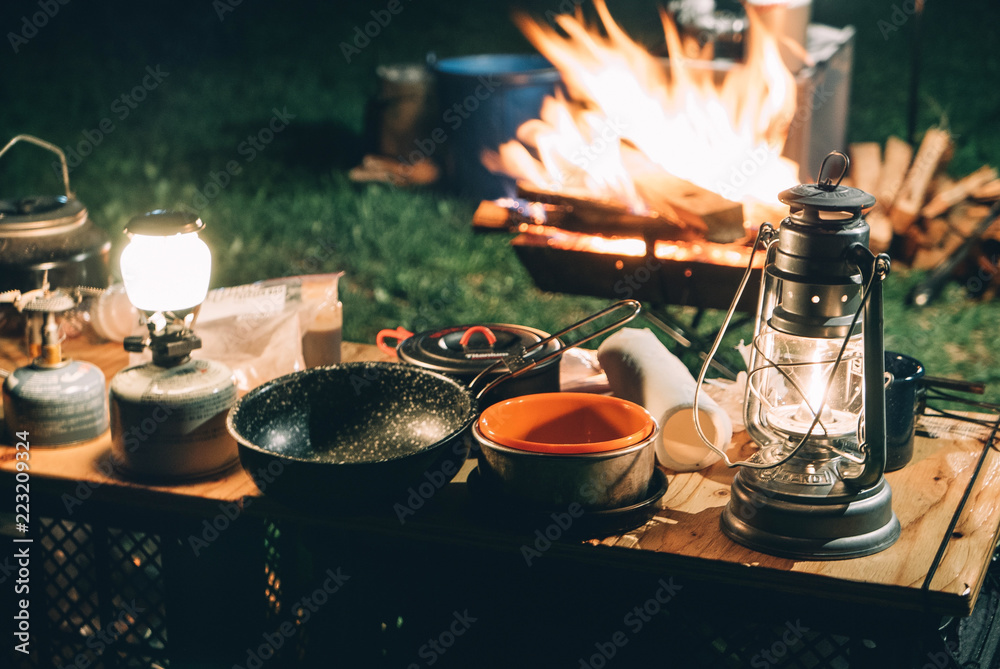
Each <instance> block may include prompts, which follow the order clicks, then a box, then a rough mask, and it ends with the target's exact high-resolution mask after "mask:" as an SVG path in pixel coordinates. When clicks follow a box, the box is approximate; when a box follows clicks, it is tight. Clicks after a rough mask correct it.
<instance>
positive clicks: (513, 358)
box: [469, 300, 642, 400]
mask: <svg viewBox="0 0 1000 669" xmlns="http://www.w3.org/2000/svg"><path fill="white" fill-rule="evenodd" d="M623 309H628V313H626V314H625V315H624V316H621V317H620V318H618V320H616V321H614V322H612V323H611V324H610V325H606V326H604V327H603V328H601V329H600V330H598V331H597V332H594V333H591V334H589V335H587V336H586V337H584V338H583V339H578V340H576V341H572V342H570V343H568V344H566V343H564V345H563V346H562V347H561V348H557V349H556V350H555V351H552V352H551V353H549V354H547V355H544V356H542V357H541V358H537V359H535V360H525V356H526V355H527V354H528V353H531V352H532V351H534V350H535V349H538V348H541V347H543V346H545V345H546V344H548V343H549V342H551V341H553V340H555V339H559V338H560V337H562V336H564V335H567V334H569V333H570V332H573V331H574V330H577V329H579V328H581V327H583V326H584V325H587V324H589V323H593V322H594V321H596V320H598V319H601V318H603V317H605V316H607V315H608V314H610V313H613V312H615V311H620V310H623ZM641 310H642V304H640V303H639V301H638V300H622V301H621V302H615V303H614V304H612V305H611V306H610V307H607V308H606V309H602V310H601V311H598V312H597V313H596V314H592V315H590V316H588V317H586V318H584V319H583V320H582V321H577V322H576V323H574V324H573V325H570V326H569V327H568V328H566V329H564V330H560V331H559V332H557V333H555V334H553V335H549V336H548V337H546V338H545V339H542V340H539V341H536V342H535V343H534V344H532V345H531V346H529V347H527V348H525V349H522V350H521V352H520V354H516V355H508V356H506V357H504V358H501V359H500V360H497V361H496V362H495V363H493V364H492V365H490V366H489V367H487V368H486V369H484V370H483V371H481V372H479V374H478V375H476V378H474V379H472V383H470V384H469V389H470V390H471V389H474V388H475V387H476V384H477V383H478V382H479V381H480V379H482V378H484V377H486V376H489V375H490V374H492V373H493V372H495V371H496V370H497V369H499V368H500V367H501V366H504V367H506V368H507V371H506V372H505V373H503V374H501V375H500V376H498V377H497V378H495V379H493V380H492V381H491V382H490V383H488V384H486V386H485V387H483V389H482V390H480V391H479V392H477V393H476V399H477V400H478V399H481V398H482V397H483V396H484V395H486V393H488V392H489V391H491V390H493V389H494V388H495V387H496V386H497V385H499V384H500V383H502V382H503V381H506V380H507V379H512V378H514V377H515V376H520V375H522V374H524V373H526V372H528V371H530V370H532V369H534V368H535V367H537V366H538V365H541V364H542V363H545V362H548V361H549V360H551V359H552V358H558V357H559V356H561V355H562V354H563V353H565V352H566V351H568V350H569V349H571V348H576V347H578V346H580V345H582V344H586V343H587V342H588V341H590V340H592V339H595V338H597V337H600V336H601V335H603V334H607V333H608V332H611V331H612V330H617V329H618V328H620V327H621V326H622V325H625V324H626V323H628V322H629V321H630V320H632V319H633V318H635V317H636V316H638V315H639V312H640V311H641Z"/></svg>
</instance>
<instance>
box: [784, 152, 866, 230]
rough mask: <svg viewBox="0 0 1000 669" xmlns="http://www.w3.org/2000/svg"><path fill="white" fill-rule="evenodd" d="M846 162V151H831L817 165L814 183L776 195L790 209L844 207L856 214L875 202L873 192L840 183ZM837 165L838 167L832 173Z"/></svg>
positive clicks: (834, 209)
mask: <svg viewBox="0 0 1000 669" xmlns="http://www.w3.org/2000/svg"><path fill="white" fill-rule="evenodd" d="M850 165H851V161H850V159H848V157H847V155H845V154H844V153H842V152H840V151H831V152H830V153H829V154H828V155H827V156H826V158H824V159H823V164H822V165H820V168H819V178H818V179H817V180H816V182H817V183H814V184H799V185H798V186H794V187H792V188H789V189H788V190H785V191H782V192H781V194H779V195H778V199H779V200H781V201H782V202H784V203H785V204H787V205H788V206H789V207H791V208H792V211H793V212H795V211H800V210H802V209H805V208H811V209H815V210H817V211H846V212H851V213H852V214H853V215H854V216H859V215H860V214H861V212H862V211H863V210H865V209H869V208H871V207H874V206H875V196H874V195H871V194H869V193H866V192H865V191H863V190H860V189H858V188H851V187H850V186H841V185H840V182H841V181H843V179H844V176H845V175H846V174H847V170H848V168H849V167H850ZM838 167H839V168H840V171H839V173H836V172H835V170H836V169H837V168H838ZM834 176H836V180H834Z"/></svg>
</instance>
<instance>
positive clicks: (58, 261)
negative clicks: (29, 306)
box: [0, 135, 111, 292]
mask: <svg viewBox="0 0 1000 669" xmlns="http://www.w3.org/2000/svg"><path fill="white" fill-rule="evenodd" d="M20 141H25V142H29V143H31V144H35V145H37V146H40V147H42V148H44V149H48V150H49V151H52V152H53V153H55V154H56V155H58V156H59V160H60V162H61V163H62V178H63V187H64V190H65V194H63V195H46V196H34V197H20V198H17V197H10V196H9V195H8V194H5V193H0V292H3V291H8V290H20V291H29V290H33V289H36V288H39V287H40V286H41V285H42V283H43V275H44V274H45V272H46V271H48V281H49V283H50V284H51V285H53V286H93V287H98V288H104V287H106V286H107V285H108V277H109V276H110V270H109V267H110V264H109V260H110V259H109V256H110V252H111V240H110V239H109V238H108V236H107V234H106V233H105V232H104V231H103V230H101V229H100V228H98V227H96V226H95V225H94V224H93V222H92V221H91V220H90V218H89V216H88V213H87V208H86V207H84V206H83V203H81V202H80V201H79V200H78V199H76V197H75V196H74V195H73V193H72V191H71V190H70V187H69V167H68V166H67V164H66V156H65V154H64V153H63V152H62V150H61V149H60V148H59V147H57V146H55V145H54V144H50V143H49V142H46V141H44V140H41V139H38V138H37V137H33V136H31V135H17V136H16V137H14V138H13V139H12V140H10V141H9V142H7V144H6V145H5V146H4V147H3V148H2V149H0V157H2V156H3V155H4V154H5V153H6V152H7V151H8V150H9V149H10V148H11V147H12V146H14V144H16V143H18V142H20Z"/></svg>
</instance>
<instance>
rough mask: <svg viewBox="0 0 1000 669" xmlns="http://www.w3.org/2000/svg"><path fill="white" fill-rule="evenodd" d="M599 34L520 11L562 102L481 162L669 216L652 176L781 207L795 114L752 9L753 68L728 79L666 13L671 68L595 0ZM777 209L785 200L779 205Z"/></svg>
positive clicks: (793, 169)
mask: <svg viewBox="0 0 1000 669" xmlns="http://www.w3.org/2000/svg"><path fill="white" fill-rule="evenodd" d="M594 5H595V7H596V9H597V13H598V15H599V17H600V24H601V26H599V27H603V32H602V31H600V30H599V29H590V28H588V27H587V26H586V25H584V23H583V21H582V20H581V19H580V18H578V17H573V16H569V15H560V16H558V17H557V19H556V21H557V23H558V25H559V28H561V29H562V31H563V32H564V33H565V35H564V34H562V33H560V32H559V31H557V30H555V29H554V28H551V27H549V26H547V25H543V24H541V23H539V22H537V21H536V20H534V19H532V18H530V17H527V16H525V15H517V16H516V17H515V20H516V21H517V23H518V25H519V27H520V28H521V30H522V32H524V34H525V36H526V37H527V38H528V40H529V41H531V43H532V44H533V45H534V46H535V47H536V48H537V49H538V50H539V51H540V52H541V53H542V54H544V55H545V56H546V57H547V58H548V59H549V61H550V62H551V63H552V64H553V65H555V66H556V68H558V70H559V72H560V73H561V75H562V79H563V82H564V84H565V87H566V90H567V96H565V97H564V96H563V95H560V94H557V95H556V97H548V98H546V99H545V101H544V103H543V105H542V109H541V114H540V116H541V118H539V119H535V120H531V121H528V122H526V123H524V124H523V125H522V126H521V127H520V128H519V129H518V132H517V140H512V141H510V142H507V143H505V144H503V145H502V146H500V148H499V152H498V153H487V154H485V155H484V156H483V160H484V163H485V164H486V166H487V167H488V168H490V169H492V170H494V171H498V172H503V173H506V174H508V175H510V176H513V177H515V178H517V179H521V180H524V181H526V182H528V183H529V184H531V185H532V186H534V187H536V188H539V189H543V190H547V191H555V192H561V193H565V194H567V195H576V196H580V197H588V198H591V199H603V200H611V201H615V202H619V203H622V204H624V205H626V206H628V207H629V208H631V209H632V211H634V212H636V213H647V212H650V211H654V212H669V211H670V209H671V207H670V205H669V203H668V202H665V201H664V200H663V198H662V196H661V193H662V190H663V189H662V187H658V183H657V178H656V175H657V174H658V173H661V172H664V171H665V172H668V173H670V174H672V175H674V176H676V177H680V178H681V179H685V180H687V181H690V182H692V183H694V184H696V185H698V186H700V187H702V188H705V189H708V190H711V191H715V192H716V193H719V194H720V195H722V196H723V197H725V198H727V199H729V200H733V201H738V202H743V203H744V204H748V203H749V204H751V205H754V204H762V205H763V206H765V207H769V206H773V205H775V204H778V201H777V194H778V193H779V192H780V191H782V190H784V189H786V188H789V187H791V186H793V185H795V184H797V183H798V177H797V172H798V166H797V165H796V164H795V163H794V162H793V161H791V160H788V159H787V158H784V157H782V156H781V152H782V149H783V148H784V143H785V139H786V137H787V134H788V127H789V124H790V122H791V119H792V118H793V116H794V113H795V104H796V101H795V93H796V88H795V80H794V78H793V76H792V74H791V73H790V72H789V71H788V69H787V68H786V67H785V64H784V62H783V61H782V59H781V54H780V52H779V50H778V46H777V43H776V41H775V39H774V37H773V36H772V35H771V34H769V33H768V32H767V30H766V28H764V26H763V25H762V23H761V22H760V20H759V19H758V17H757V16H756V14H755V13H754V10H753V8H751V7H747V14H748V16H749V19H750V30H749V35H748V41H747V47H746V53H747V57H746V61H745V63H743V64H742V65H735V66H734V67H732V68H731V69H729V70H728V71H727V72H725V73H724V76H723V77H721V81H720V80H719V79H720V77H719V76H718V75H720V74H722V73H721V72H720V71H719V70H718V69H715V68H712V67H710V66H709V64H706V63H705V62H704V61H691V60H688V59H686V58H684V57H683V53H684V51H683V48H682V46H681V39H680V36H679V35H678V32H677V28H676V26H675V25H674V23H673V22H672V20H671V19H670V17H669V16H668V15H667V14H666V13H665V12H663V11H661V15H660V16H661V21H662V23H663V30H664V35H665V38H666V44H667V49H668V52H669V54H670V56H671V57H670V59H669V62H668V64H667V65H664V63H663V62H662V61H660V60H658V59H657V58H655V57H653V56H652V55H650V54H649V53H648V52H647V51H646V50H644V49H643V48H642V47H640V46H639V45H638V44H636V43H635V42H633V41H632V40H631V39H630V38H629V37H628V35H626V34H625V33H624V31H622V29H621V28H620V27H619V26H618V24H617V23H615V21H614V20H613V19H612V17H611V15H610V13H609V12H608V9H607V7H606V6H605V4H604V0H594ZM779 206H780V205H779Z"/></svg>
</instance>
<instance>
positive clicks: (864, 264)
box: [692, 223, 889, 487]
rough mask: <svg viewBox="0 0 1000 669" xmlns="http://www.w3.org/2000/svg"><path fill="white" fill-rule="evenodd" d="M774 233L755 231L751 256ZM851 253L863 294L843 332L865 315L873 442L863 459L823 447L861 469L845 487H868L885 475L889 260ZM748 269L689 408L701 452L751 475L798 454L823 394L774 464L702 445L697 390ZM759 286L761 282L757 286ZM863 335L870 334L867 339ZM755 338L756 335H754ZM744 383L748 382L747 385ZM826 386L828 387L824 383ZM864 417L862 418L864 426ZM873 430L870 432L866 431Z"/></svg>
mask: <svg viewBox="0 0 1000 669" xmlns="http://www.w3.org/2000/svg"><path fill="white" fill-rule="evenodd" d="M765 228H767V230H765ZM775 234H776V231H775V230H774V228H773V227H772V226H771V225H770V224H768V223H765V224H764V225H762V226H761V229H760V231H759V232H758V235H757V239H756V241H755V242H754V253H756V251H757V245H758V243H760V242H761V241H762V240H763V241H764V244H765V248H766V249H767V250H768V251H770V249H771V246H772V244H773V243H774V242H775V241H776V236H775ZM851 252H852V253H853V255H854V257H853V258H851V259H850V260H851V262H852V263H853V264H855V265H856V266H857V267H858V269H859V271H861V273H862V277H863V281H864V283H865V288H864V290H863V292H862V299H861V305H860V307H859V308H858V311H857V312H856V313H855V314H854V322H853V323H852V324H851V326H850V327H849V328H848V331H849V332H850V331H853V330H854V327H855V325H856V324H857V320H858V318H859V317H860V316H861V314H862V313H863V312H864V313H866V314H867V316H868V318H869V319H873V320H871V321H869V322H866V323H865V328H866V337H865V339H864V346H865V360H866V363H865V364H866V365H867V364H869V361H874V362H871V364H874V365H875V366H876V367H877V368H878V370H877V371H878V374H868V373H866V375H865V376H866V387H865V393H866V397H868V398H871V406H870V408H869V406H868V405H867V400H866V414H868V413H869V412H870V413H871V417H873V418H874V419H875V420H874V421H870V422H868V423H866V432H867V433H868V434H872V435H874V436H875V440H874V441H873V440H870V439H868V438H867V435H866V439H865V440H864V442H862V443H861V445H860V447H861V450H862V452H863V454H864V457H860V458H859V457H858V456H856V455H854V454H852V453H848V452H845V451H843V450H842V449H839V448H834V447H829V446H828V448H830V449H831V450H832V451H834V452H835V453H837V454H838V455H841V456H844V457H845V458H846V459H848V460H850V461H852V462H854V463H856V464H863V465H864V468H863V470H862V471H861V473H860V474H858V476H856V477H847V476H845V477H844V482H845V483H846V484H848V485H852V486H858V487H866V486H871V485H874V484H875V483H877V482H878V480H879V478H881V476H882V474H883V473H884V471H885V393H884V387H883V385H882V384H883V383H884V365H885V363H884V360H883V355H884V346H883V340H882V326H883V316H882V283H881V282H882V280H883V279H884V278H885V277H886V276H887V275H888V273H889V257H888V256H887V255H886V254H884V253H883V254H880V255H878V256H876V255H874V254H873V253H872V252H871V251H870V250H869V249H868V248H867V247H865V246H862V245H860V244H858V245H855V246H853V247H852V248H851ZM752 267H753V254H751V256H750V263H749V264H748V265H747V270H746V272H745V273H744V276H743V280H742V281H741V282H740V286H739V288H738V290H737V291H736V297H735V298H734V299H733V303H732V305H731V306H730V308H729V311H728V312H727V314H726V317H725V319H723V323H722V327H721V328H720V330H719V334H718V335H717V336H716V339H715V342H714V343H713V345H712V349H711V351H709V354H708V357H707V358H706V362H705V364H704V365H703V366H702V368H701V372H700V373H699V375H698V381H697V384H696V386H695V395H694V402H693V416H692V417H693V420H694V426H695V431H696V432H697V433H698V436H699V437H701V440H702V442H703V443H704V445H705V446H707V447H708V448H709V449H710V450H711V451H712V452H714V453H715V454H716V455H718V456H719V457H720V458H721V459H722V461H723V462H724V463H725V464H726V466H727V467H738V466H744V467H750V468H753V469H770V468H773V467H777V466H779V465H781V464H783V463H785V462H787V461H788V460H790V459H791V458H792V457H793V456H794V455H795V454H796V453H797V452H798V450H799V449H800V448H801V447H802V446H803V444H805V442H806V441H807V440H808V438H809V437H810V435H811V434H812V432H813V430H814V429H815V428H816V425H817V424H818V423H819V422H820V414H821V412H822V410H823V405H824V404H825V402H826V392H827V391H828V390H829V387H828V388H827V390H826V391H824V394H823V400H822V402H821V403H820V407H819V408H818V410H817V411H816V415H815V417H814V419H813V423H812V425H811V426H810V428H809V430H808V431H807V433H806V434H805V435H804V436H803V437H802V439H801V440H799V443H797V444H796V445H795V446H794V447H793V448H792V449H791V450H790V451H789V452H788V453H786V454H785V455H784V456H782V457H781V458H779V459H778V460H776V461H774V462H767V463H764V462H754V461H751V460H737V461H736V462H733V461H732V460H730V459H729V456H728V455H727V454H726V453H725V451H723V450H722V449H720V448H718V447H717V446H715V444H714V443H712V441H711V440H710V439H708V438H707V437H706V435H705V433H704V430H703V429H702V427H701V419H700V416H699V410H698V404H699V399H700V395H701V388H702V384H703V383H704V382H705V374H706V372H707V370H708V366H709V362H710V361H711V360H712V358H714V356H715V354H716V352H717V351H718V349H719V345H720V344H721V343H722V336H723V335H724V334H725V331H726V329H727V327H728V325H729V321H730V320H731V319H732V316H733V313H734V312H735V311H736V305H737V304H738V303H739V300H740V297H742V295H743V291H744V289H745V288H746V284H747V282H748V280H749V277H750V270H751V269H752ZM762 284H763V280H762ZM764 298H765V295H764V290H763V285H762V288H761V294H760V296H759V298H758V302H759V304H758V309H757V312H758V314H759V313H760V311H761V306H762V305H763V300H764ZM869 330H870V331H871V332H874V333H875V334H874V335H872V334H869ZM754 334H755V336H756V334H757V333H756V332H755V333H754ZM846 346H847V338H845V340H844V344H843V346H841V349H840V352H839V353H838V355H837V360H836V362H835V363H834V369H833V370H832V371H831V372H830V377H829V378H830V379H831V380H832V378H833V374H834V373H835V372H836V368H837V367H838V366H839V365H840V364H841V362H842V357H843V354H844V351H845V349H846ZM747 382H748V383H749V382H750V381H749V379H748V381H747ZM828 383H829V382H828ZM868 418H869V416H867V415H866V420H867V419H868ZM870 428H874V429H870Z"/></svg>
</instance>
